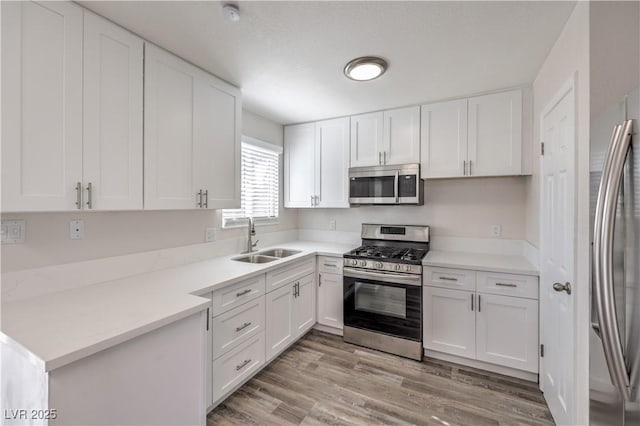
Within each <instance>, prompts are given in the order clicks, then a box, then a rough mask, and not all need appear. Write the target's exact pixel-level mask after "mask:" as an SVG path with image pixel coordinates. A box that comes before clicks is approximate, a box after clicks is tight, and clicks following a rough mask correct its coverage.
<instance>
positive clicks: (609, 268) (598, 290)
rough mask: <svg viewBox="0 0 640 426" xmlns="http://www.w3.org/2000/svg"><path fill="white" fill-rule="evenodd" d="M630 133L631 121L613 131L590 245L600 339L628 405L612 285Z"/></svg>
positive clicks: (630, 391)
mask: <svg viewBox="0 0 640 426" xmlns="http://www.w3.org/2000/svg"><path fill="white" fill-rule="evenodd" d="M631 131H632V121H631V120H627V121H625V122H624V123H623V124H622V125H620V126H617V128H616V129H615V130H614V134H613V137H612V144H611V145H610V147H609V152H608V153H607V159H606V160H605V168H604V170H603V173H602V178H601V180H600V188H599V191H598V198H597V202H596V220H595V221H594V222H595V223H594V242H593V258H594V262H593V266H594V274H593V276H594V290H595V291H594V293H593V295H594V298H595V305H596V309H597V312H598V322H599V324H600V337H601V339H602V346H603V349H604V355H605V359H606V361H607V367H608V368H609V375H610V376H611V381H612V382H613V384H614V385H615V386H616V388H618V391H619V392H620V394H621V395H622V397H623V398H624V399H625V400H627V401H630V400H634V399H635V389H633V388H632V387H631V385H630V382H631V381H630V378H629V372H628V371H627V366H626V362H625V358H624V352H623V349H622V342H621V341H620V330H619V327H618V322H617V312H616V303H615V297H614V282H613V275H614V274H613V244H614V241H613V240H614V232H613V231H614V224H615V218H616V208H617V205H618V195H619V190H620V183H621V181H622V176H623V173H624V163H625V159H626V157H627V154H628V152H629V148H630V144H631Z"/></svg>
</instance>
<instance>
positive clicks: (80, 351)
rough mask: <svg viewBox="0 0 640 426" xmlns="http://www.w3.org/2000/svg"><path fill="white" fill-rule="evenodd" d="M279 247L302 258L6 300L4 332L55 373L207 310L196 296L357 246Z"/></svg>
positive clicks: (216, 264) (211, 264)
mask: <svg viewBox="0 0 640 426" xmlns="http://www.w3.org/2000/svg"><path fill="white" fill-rule="evenodd" d="M278 247H283V248H289V249H295V250H300V251H301V253H299V254H296V255H293V256H290V257H287V258H285V259H281V260H276V261H273V262H270V263H263V264H251V263H243V262H237V261H233V260H231V258H232V257H237V256H238V254H234V255H231V256H222V257H217V258H213V259H210V260H207V261H203V262H197V263H191V264H187V265H183V266H179V267H175V268H169V269H163V270H158V271H154V272H150V273H145V274H139V275H135V276H131V277H127V278H123V279H119V280H114V281H107V282H103V283H100V284H94V285H89V286H84V287H80V288H75V289H72V290H66V291H60V292H56V293H49V294H46V295H43V296H39V297H34V298H30V299H24V300H17V301H15V302H9V303H4V304H3V305H2V332H3V333H5V334H7V335H8V336H9V337H11V339H12V340H14V341H16V342H17V343H19V344H20V345H22V346H23V347H24V348H25V349H27V350H28V351H29V352H31V353H32V354H33V355H35V356H36V357H37V358H39V359H40V360H41V361H42V363H43V365H44V369H45V370H46V371H50V370H53V369H56V368H59V367H61V366H64V365H66V364H69V363H71V362H73V361H76V360H79V359H81V358H84V357H87V356H89V355H92V354H94V353H96V352H99V351H101V350H103V349H106V348H109V347H112V346H115V345H117V344H119V343H122V342H125V341H127V340H129V339H132V338H134V337H137V336H140V335H142V334H144V333H148V332H149V331H152V330H155V329H157V328H160V327H162V326H164V325H167V324H169V323H171V322H174V321H177V320H180V319H183V318H186V317H188V316H190V315H193V314H195V313H197V312H200V311H203V310H205V309H207V307H208V306H209V303H210V300H209V299H206V298H203V297H199V296H201V295H204V294H206V293H209V292H210V291H212V290H215V289H219V288H222V287H225V286H228V285H231V284H233V283H235V282H238V281H241V280H244V279H247V278H250V277H252V276H255V275H259V274H263V273H265V272H267V271H269V270H271V269H275V268H278V267H279V266H281V265H283V264H284V263H288V262H291V261H295V260H297V259H302V258H304V257H308V256H315V255H326V256H342V254H343V253H345V252H347V251H349V250H351V249H353V245H350V244H348V245H345V244H337V243H336V244H333V243H320V242H308V241H294V242H291V243H286V244H278ZM266 249H268V247H267V248H265V249H261V250H260V251H262V250H266ZM97 273H99V271H97ZM43 285H46V283H43Z"/></svg>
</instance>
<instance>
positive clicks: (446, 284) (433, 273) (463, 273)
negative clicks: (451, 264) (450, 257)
mask: <svg viewBox="0 0 640 426" xmlns="http://www.w3.org/2000/svg"><path fill="white" fill-rule="evenodd" d="M423 283H424V285H428V286H432V287H442V288H450V289H454V290H467V291H475V289H476V272H475V271H468V270H466V269H452V268H433V267H425V269H424V277H423Z"/></svg>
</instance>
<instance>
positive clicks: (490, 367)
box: [424, 349, 538, 383]
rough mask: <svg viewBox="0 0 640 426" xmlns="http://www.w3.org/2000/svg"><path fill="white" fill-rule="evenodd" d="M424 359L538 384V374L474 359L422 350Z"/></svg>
mask: <svg viewBox="0 0 640 426" xmlns="http://www.w3.org/2000/svg"><path fill="white" fill-rule="evenodd" d="M424 357H425V358H435V359H439V360H442V361H448V362H454V363H456V364H461V365H466V366H467V367H473V368H477V369H480V370H485V371H490V372H492V373H498V374H503V375H505V376H510V377H515V378H517V379H522V380H527V381H529V382H534V383H538V374H537V373H531V372H529V371H522V370H517V369H515V368H510V367H503V366H501V365H495V364H490V363H488V362H484V361H478V360H475V359H469V358H463V357H461V356H457V355H450V354H445V353H442V352H437V351H432V350H427V349H425V350H424Z"/></svg>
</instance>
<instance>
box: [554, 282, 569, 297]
mask: <svg viewBox="0 0 640 426" xmlns="http://www.w3.org/2000/svg"><path fill="white" fill-rule="evenodd" d="M553 289H554V290H555V291H566V292H567V294H571V284H570V283H569V282H566V283H564V284H562V283H553Z"/></svg>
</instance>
